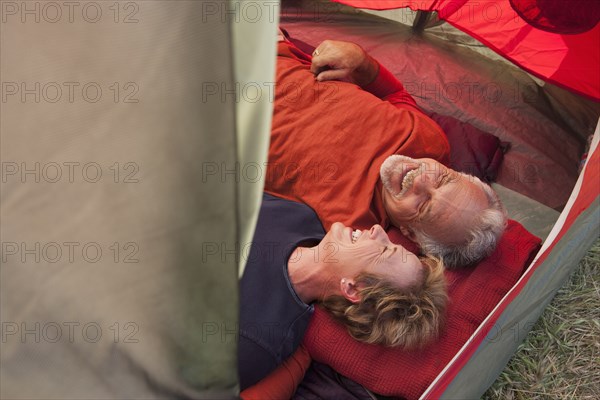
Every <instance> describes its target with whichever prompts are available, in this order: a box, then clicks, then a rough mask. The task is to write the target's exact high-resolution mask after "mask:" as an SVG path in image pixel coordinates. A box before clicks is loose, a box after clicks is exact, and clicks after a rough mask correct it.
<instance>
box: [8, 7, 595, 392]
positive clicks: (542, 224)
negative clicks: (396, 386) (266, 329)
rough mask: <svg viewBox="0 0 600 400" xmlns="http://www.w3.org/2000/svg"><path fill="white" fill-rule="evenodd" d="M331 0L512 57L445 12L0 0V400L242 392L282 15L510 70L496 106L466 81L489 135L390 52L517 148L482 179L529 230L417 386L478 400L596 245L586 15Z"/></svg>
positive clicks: (591, 66)
mask: <svg viewBox="0 0 600 400" xmlns="http://www.w3.org/2000/svg"><path fill="white" fill-rule="evenodd" d="M345 2H346V3H347V4H350V5H353V6H357V7H365V8H382V7H384V8H385V7H392V8H396V7H399V6H402V7H404V6H409V7H411V8H413V9H415V10H416V9H419V10H423V11H427V12H430V11H438V12H439V16H440V18H442V19H445V20H447V21H448V22H449V23H451V24H452V25H454V26H455V27H457V28H458V29H459V30H463V31H465V32H467V33H469V34H471V35H472V36H473V37H474V38H476V39H478V40H479V41H480V42H481V43H484V44H486V45H488V46H489V47H490V48H492V49H494V50H495V51H498V52H499V53H500V54H501V55H502V56H506V57H508V58H509V59H510V60H511V61H512V62H514V63H516V64H517V65H518V67H519V68H520V69H519V68H516V67H514V66H510V65H508V64H506V63H504V62H502V61H499V58H500V57H497V58H496V59H493V57H494V56H493V55H488V56H486V57H483V56H479V55H477V54H475V52H473V51H472V50H471V49H472V48H480V47H481V45H480V43H477V42H474V41H469V39H468V37H467V36H464V35H461V34H460V32H459V31H454V30H453V31H448V30H445V29H446V28H445V25H441V26H438V27H434V28H431V29H429V28H428V29H426V30H425V33H423V34H421V35H420V36H419V35H415V34H413V33H412V31H411V30H410V29H409V28H404V27H403V26H401V25H400V24H399V23H398V22H394V21H392V20H389V19H382V18H380V17H374V16H369V15H367V14H365V13H364V12H356V11H355V10H354V9H351V8H348V7H343V6H340V5H338V4H336V3H325V2H307V3H306V4H302V7H300V8H298V7H295V6H297V5H298V4H297V2H292V4H289V6H292V7H291V8H290V7H288V5H285V4H284V5H285V7H284V8H283V9H281V10H280V8H279V3H278V2H272V1H267V0H264V1H252V0H247V1H239V2H237V1H236V2H234V1H231V2H230V1H225V0H223V1H199V2H160V1H152V2H127V3H119V4H118V5H115V4H116V3H115V4H112V3H105V2H99V3H97V2H86V3H82V4H81V5H78V6H73V5H69V4H66V3H65V4H63V3H55V2H49V3H47V4H44V3H35V4H33V3H31V4H29V3H27V2H21V3H19V2H2V5H1V7H2V10H1V11H2V24H1V26H0V29H1V35H0V41H1V43H0V48H1V58H0V70H1V73H2V102H1V103H0V113H1V115H2V123H1V126H0V128H1V132H0V133H1V138H2V147H1V149H0V151H1V154H2V182H1V185H2V190H1V192H0V196H1V206H0V207H1V220H2V266H1V268H0V284H1V286H2V290H1V291H0V319H1V323H2V343H1V345H2V351H1V352H0V362H1V368H0V381H1V385H0V397H3V398H15V399H16V398H29V399H31V398H142V397H143V398H165V397H168V398H174V397H177V398H211V399H213V398H232V397H235V396H236V395H237V386H236V385H237V377H236V372H235V363H236V360H235V354H236V342H235V332H236V322H237V290H236V288H237V286H236V284H237V277H238V275H239V273H240V271H241V270H243V265H244V257H243V254H245V251H247V249H246V248H245V246H244V245H243V244H248V243H250V242H251V239H250V238H251V236H252V231H253V224H254V223H255V219H256V216H257V210H258V206H259V201H260V193H261V191H262V183H263V182H264V169H262V167H263V166H264V162H265V160H266V153H267V143H268V136H269V130H270V113H271V106H272V104H271V102H270V98H269V96H268V93H269V90H268V89H269V88H270V87H271V84H272V83H273V82H272V81H273V78H272V77H273V71H274V67H275V66H274V54H275V43H274V41H273V40H272V38H274V37H275V32H276V27H277V24H278V22H279V11H281V14H282V16H283V17H282V18H283V19H282V21H283V23H284V24H286V26H287V27H289V30H290V32H291V33H292V34H293V35H297V36H298V37H299V38H300V39H303V40H305V41H307V42H313V43H314V41H316V40H318V39H319V38H321V39H323V38H324V37H323V35H324V34H334V35H337V36H339V37H340V38H346V39H353V40H355V41H357V42H363V43H362V44H363V45H364V46H365V47H368V48H369V50H372V51H373V52H375V53H374V54H375V56H376V57H377V58H380V59H382V62H383V63H384V64H386V63H387V62H391V61H393V57H395V56H397V55H400V56H402V55H403V53H402V52H403V51H406V49H412V50H414V49H415V48H424V47H414V46H419V45H420V44H422V42H427V43H428V45H429V47H427V48H433V49H435V52H428V53H423V57H421V58H422V60H421V61H422V62H423V63H425V64H428V65H434V64H437V65H439V64H440V58H437V59H434V58H429V57H431V56H433V55H435V56H436V57H444V58H443V61H444V62H445V63H448V64H447V65H448V66H449V65H451V64H452V65H456V64H466V65H468V66H469V69H470V70H471V71H473V73H475V74H478V75H477V76H484V75H486V76H493V75H495V74H497V75H498V76H499V77H500V81H501V82H503V83H507V82H512V83H510V84H509V86H507V87H509V88H510V90H511V91H512V92H511V94H510V95H509V94H508V92H507V91H506V90H504V91H502V94H503V95H507V96H509V98H510V99H511V100H512V101H509V100H508V98H506V97H502V96H500V97H497V95H496V94H497V91H496V90H495V89H496V88H497V87H496V86H494V85H491V86H486V89H488V90H489V91H486V92H479V93H480V95H483V96H484V98H487V99H488V100H489V101H488V104H487V106H488V107H489V106H490V105H491V106H493V108H492V109H493V110H496V109H502V110H503V111H502V112H503V113H504V114H506V115H505V118H503V119H502V121H503V123H505V124H506V125H503V127H499V126H498V125H495V122H496V119H495V118H494V115H493V114H494V113H490V112H489V111H486V112H483V109H482V108H478V107H477V104H476V103H477V102H479V103H480V102H481V101H479V100H478V101H477V102H474V101H469V100H468V99H469V97H468V96H467V95H462V96H458V95H457V93H458V92H457V91H456V90H457V89H460V90H462V91H463V92H461V93H469V92H468V91H467V90H466V89H465V88H467V89H468V88H469V87H474V86H473V85H472V83H473V82H474V81H472V80H471V81H469V80H468V79H467V80H465V79H463V80H460V81H457V80H454V81H446V82H445V83H446V84H445V85H442V83H444V81H440V80H439V79H438V80H431V81H430V82H438V83H439V84H440V85H439V86H433V87H432V86H427V84H425V85H423V84H422V83H423V82H425V81H426V80H427V79H428V78H431V79H434V78H435V75H436V74H437V75H438V77H439V76H441V75H440V74H439V70H436V69H430V70H427V69H424V68H421V70H419V71H417V68H419V65H418V64H406V67H405V66H404V64H402V65H400V64H397V63H393V64H392V65H397V66H399V68H400V69H399V70H397V71H395V72H396V73H398V74H400V73H401V72H402V73H403V74H408V75H410V74H413V76H417V74H416V72H419V73H424V74H429V75H425V76H424V77H421V78H419V79H413V80H409V81H408V83H409V84H412V86H411V87H409V91H411V90H412V93H413V95H414V96H415V97H416V98H417V101H418V102H419V103H420V105H424V106H425V107H427V105H435V106H436V109H437V111H438V112H440V113H442V114H447V115H454V116H455V117H457V118H461V119H462V120H464V121H469V122H472V123H473V124H474V125H476V126H477V127H479V128H480V129H483V130H485V131H491V133H494V134H496V135H498V136H500V137H501V139H503V140H508V141H511V142H513V147H512V148H511V151H509V152H508V153H507V154H506V157H505V162H504V166H503V168H504V169H503V170H501V171H500V175H499V182H500V185H501V186H498V187H497V188H498V190H499V191H501V192H503V193H505V195H504V199H505V203H506V204H507V207H508V208H509V210H510V211H511V217H513V218H515V219H517V220H519V221H521V222H522V223H523V225H524V226H525V227H527V228H528V229H529V230H530V231H532V232H534V233H535V234H536V235H538V236H540V237H544V238H545V241H544V244H543V246H542V248H541V250H540V251H539V253H538V254H537V255H536V257H535V259H534V260H533V261H532V262H531V264H530V265H529V267H528V268H527V270H526V272H525V273H524V274H523V276H522V277H521V279H519V280H518V282H517V283H516V284H515V285H514V287H513V288H512V289H511V290H510V291H509V292H508V293H507V294H506V295H505V297H504V298H503V299H502V301H501V302H500V303H499V304H498V305H497V307H496V308H495V309H494V310H493V312H492V313H491V314H490V315H489V316H488V317H487V319H486V320H485V321H484V322H483V323H482V324H481V325H480V326H479V327H478V329H477V331H476V332H475V333H474V334H473V336H472V338H471V340H469V341H467V343H465V345H464V346H463V347H462V349H461V350H460V351H459V352H458V353H457V354H456V355H455V357H454V358H453V359H452V360H451V362H450V363H448V364H447V365H446V366H444V368H443V370H442V372H441V373H440V374H439V376H438V377H437V378H436V379H435V380H434V381H433V382H432V383H431V385H430V386H429V388H428V389H427V390H426V391H425V392H424V393H423V397H424V398H473V397H477V396H478V395H480V394H481V393H482V392H483V391H484V390H485V388H486V387H487V386H489V384H491V382H492V381H493V380H494V379H495V377H496V376H497V374H498V373H499V372H500V370H501V369H502V368H503V366H504V365H505V363H506V362H507V361H508V359H509V358H510V356H511V355H512V354H513V352H514V350H515V349H516V347H517V345H518V343H519V342H520V341H521V340H522V339H523V338H524V336H525V335H526V333H527V331H528V329H529V327H530V326H531V324H532V323H533V322H534V321H535V320H536V319H537V318H538V317H539V315H540V313H541V312H542V310H543V309H544V307H545V306H546V305H547V304H548V302H549V301H550V300H551V299H552V297H553V295H554V294H555V292H556V291H557V290H558V288H559V287H560V286H561V284H562V283H563V282H564V280H565V279H566V277H567V276H568V275H569V273H570V272H571V271H572V269H573V268H574V267H575V266H576V265H577V262H578V260H579V259H580V258H581V257H582V256H583V254H584V253H585V251H586V250H587V249H588V248H589V247H590V245H591V243H592V242H593V241H594V240H595V239H596V238H597V237H598V233H599V229H600V220H599V206H600V204H599V199H598V195H599V191H600V185H599V182H600V154H599V151H598V142H599V140H600V131H599V129H600V128H598V127H597V122H598V108H597V103H594V101H593V100H594V99H595V100H596V101H597V100H598V99H599V98H600V93H599V91H598V87H599V85H598V81H599V76H598V73H597V72H598V65H599V61H598V60H599V57H598V48H600V46H598V40H599V37H598V29H600V27H599V25H598V24H596V25H594V26H595V27H591V28H589V29H588V30H585V31H584V32H574V31H572V29H575V28H576V27H575V28H573V26H571V25H569V24H568V22H569V21H568V20H567V23H566V25H567V27H568V31H564V29H566V28H565V27H564V26H562V25H560V24H559V25H560V26H559V27H558V28H561V26H562V28H561V29H563V31H564V33H553V32H548V31H547V30H543V29H548V21H546V19H548V18H546V19H544V18H541V17H538V14H535V10H534V9H532V8H527V7H526V6H525V5H524V2H518V1H508V0H494V1H486V2H481V3H478V4H479V7H483V8H482V9H481V10H480V11H482V12H485V14H483V15H484V16H485V18H482V19H475V20H473V21H471V20H470V17H469V13H466V11H472V12H474V13H475V15H477V14H478V13H477V12H476V11H477V10H478V9H477V8H475V6H474V4H475V3H469V2H466V1H458V2H457V1H453V2H452V1H447V2H446V1H414V2H413V1H404V0H402V1H398V2H396V1H393V0H389V1H362V2H360V1H355V2H350V1H345ZM538 3H540V4H541V2H538ZM548 3H552V2H548ZM585 3H586V4H587V2H585ZM519 5H521V6H522V7H519ZM513 6H515V8H513ZM509 7H510V8H509ZM307 9H308V10H309V12H305V10H307ZM484 9H485V10H484ZM298 10H301V11H299V12H298ZM461 10H462V14H461ZM510 10H514V11H510ZM590 10H595V9H594V8H593V7H592V8H590ZM494 12H497V13H498V15H500V14H501V15H510V20H511V21H518V22H519V24H520V25H517V26H515V27H513V28H514V30H513V31H511V30H508V29H507V27H508V26H509V25H507V24H506V21H504V20H502V19H499V18H498V17H497V16H496V14H492V13H494ZM531 13H534V14H531ZM398 15H400V16H401V18H404V14H398ZM459 15H463V18H467V23H465V22H464V21H463V20H461V19H460V18H458V17H459ZM589 15H592V16H593V15H596V14H594V13H593V12H590V13H589ZM522 16H523V17H522ZM492 17H493V18H492ZM410 18H411V19H413V18H414V16H412V14H411V17H410ZM427 19H428V18H425V17H424V16H423V14H421V15H420V17H419V18H416V20H417V22H418V23H417V26H418V27H425V26H427V24H428V23H431V20H430V21H429V22H428V21H427ZM527 19H529V20H531V21H532V22H534V23H535V24H536V25H537V27H536V25H530V24H528V25H524V24H523V21H527ZM534 20H535V21H534ZM419 21H420V22H419ZM552 21H554V20H552V19H551V22H552ZM592 22H594V21H593V19H592ZM409 24H412V20H411V21H410V22H409ZM494 24H498V25H494ZM588 24H591V23H590V22H588ZM554 25H556V23H554V24H553V25H552V26H551V27H550V28H552V29H555V28H557V27H556V26H554ZM499 26H500V27H499ZM296 27H297V29H296ZM485 27H487V28H485ZM519 27H520V28H519ZM540 28H543V29H540ZM436 29H437V31H436ZM581 29H582V28H581ZM563 31H561V32H563ZM511 32H514V34H511ZM517 33H518V34H517ZM549 35H553V36H549ZM501 37H504V40H506V39H508V40H509V43H504V42H498V41H497V40H499V38H501ZM547 38H551V39H548V40H546V39H547ZM582 38H583V39H582ZM559 39H560V40H559ZM580 39H581V40H580ZM529 40H532V41H531V42H529ZM556 40H559V41H556ZM50 43H52V44H50ZM391 43H395V44H396V46H395V47H394V48H395V49H398V50H397V52H396V53H393V54H392V53H391V52H387V49H388V48H389V47H386V46H390V45H391ZM542 43H548V44H549V47H548V48H543V47H540V46H541V44H542ZM384 44H385V45H384ZM559 44H560V45H559ZM378 48H379V52H378ZM508 48H510V51H508V50H507V49H508ZM23 49H27V51H24V50H23ZM402 49H405V50H402ZM532 49H533V50H535V51H537V52H538V53H539V54H543V55H544V59H543V62H539V63H537V64H536V63H535V62H536V60H537V61H541V60H540V58H539V57H536V56H535V53H533V55H532V53H531V51H533V50H532ZM582 54H583V55H582ZM546 56H547V57H546ZM490 59H492V61H490ZM452 60H454V62H452ZM425 64H421V66H423V65H425ZM386 65H388V66H389V65H390V64H386ZM454 70H455V71H456V70H457V69H454ZM524 71H526V72H528V73H530V74H531V75H532V76H533V77H532V76H529V75H527V74H526V73H525V72H524ZM454 76H456V77H458V75H454ZM542 80H547V81H548V82H551V83H553V84H556V85H557V86H554V85H550V84H547V85H544V83H543V81H542ZM457 82H460V83H461V84H462V85H463V86H460V87H457V86H456V83H457ZM448 83H451V84H450V85H448ZM465 84H466V86H465ZM507 84H508V83H507ZM511 85H512V86H511ZM408 86H409V85H407V87H408ZM502 88H505V87H504V86H502ZM261 94H262V95H261ZM432 99H433V102H429V101H431V100H432ZM589 99H592V100H589ZM492 100H494V101H492ZM509 103H515V107H514V108H510V107H509V108H507V107H506V104H509ZM501 107H504V108H501ZM517 122H518V123H519V124H522V125H523V126H522V127H521V128H518V127H517V126H516V125H515V124H516V123H517ZM594 128H595V131H594ZM592 133H594V136H593V139H592V140H591V147H590V150H589V152H588V156H587V158H585V162H583V164H582V169H581V172H578V166H579V163H580V161H581V154H582V153H583V152H584V147H585V142H586V139H587V137H588V135H590V134H592ZM553 135H557V136H556V138H555V139H553ZM536 138H537V140H536ZM544 142H547V144H544ZM530 161H531V162H530ZM565 188H567V189H565ZM557 210H561V211H560V213H559V211H557Z"/></svg>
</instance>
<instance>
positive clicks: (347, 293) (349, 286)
mask: <svg viewBox="0 0 600 400" xmlns="http://www.w3.org/2000/svg"><path fill="white" fill-rule="evenodd" d="M340 289H341V290H342V296H344V297H345V298H346V299H348V300H349V301H350V302H352V303H358V302H359V301H360V295H359V293H358V288H357V286H356V282H355V281H354V280H353V279H347V278H342V280H341V281H340Z"/></svg>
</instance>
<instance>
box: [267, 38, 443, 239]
mask: <svg viewBox="0 0 600 400" xmlns="http://www.w3.org/2000/svg"><path fill="white" fill-rule="evenodd" d="M276 79H277V84H276V88H275V108H274V115H273V127H272V132H271V144H270V148H269V160H268V165H267V175H266V182H265V191H267V192H269V193H271V194H274V195H276V196H280V197H283V198H286V199H290V200H295V201H300V202H303V203H306V204H308V205H309V206H310V207H312V208H313V209H314V210H315V211H316V213H317V214H318V216H319V219H320V220H321V222H322V223H323V226H324V227H325V229H326V230H329V228H330V226H331V224H333V223H334V222H336V221H340V222H343V223H345V224H346V225H350V226H352V227H354V228H358V229H365V228H369V227H371V226H372V225H373V224H375V223H378V224H380V225H382V226H383V227H387V225H388V219H387V216H386V214H385V210H384V208H383V203H382V199H381V188H382V186H381V181H380V179H379V168H380V166H381V164H382V163H383V161H384V160H385V159H386V158H387V157H388V156H389V155H391V154H403V155H407V156H410V157H415V158H421V157H430V158H434V159H436V160H438V161H440V162H442V163H445V164H447V163H448V161H449V149H450V148H449V145H448V141H447V140H446V137H445V135H444V133H443V132H442V130H441V128H440V127H439V126H438V125H437V124H436V123H435V122H433V121H432V120H431V119H430V118H429V117H427V116H426V115H425V114H423V113H422V112H421V111H420V110H419V109H418V107H417V106H416V104H415V103H414V100H413V99H412V98H411V97H410V95H408V93H407V92H406V91H405V90H404V88H403V87H402V85H401V84H400V83H399V82H398V81H397V80H396V79H395V78H394V77H393V75H392V74H391V73H390V72H389V71H387V70H385V69H384V68H383V67H380V72H379V75H378V76H377V78H376V80H375V82H373V83H372V84H370V85H369V86H368V87H366V88H365V90H363V89H361V88H360V87H358V86H356V85H354V84H351V83H347V82H339V81H328V82H318V81H316V80H315V78H314V75H313V74H312V73H311V72H310V56H308V55H306V54H304V53H302V52H301V51H300V50H299V49H297V48H296V47H295V46H294V45H292V44H291V43H289V42H280V43H279V49H278V57H277V78H276ZM378 96H379V97H378Z"/></svg>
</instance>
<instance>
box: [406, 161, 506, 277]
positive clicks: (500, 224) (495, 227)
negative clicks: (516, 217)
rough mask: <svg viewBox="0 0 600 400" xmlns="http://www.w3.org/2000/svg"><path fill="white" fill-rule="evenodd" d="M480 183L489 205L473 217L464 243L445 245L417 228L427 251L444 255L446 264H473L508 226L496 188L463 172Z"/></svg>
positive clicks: (421, 242) (493, 247) (449, 265)
mask: <svg viewBox="0 0 600 400" xmlns="http://www.w3.org/2000/svg"><path fill="white" fill-rule="evenodd" d="M461 175H463V176H464V177H466V178H468V179H470V180H472V181H473V182H474V183H476V184H478V185H479V186H480V187H481V188H482V190H483V192H484V193H485V195H486V197H487V200H488V208H486V209H484V210H483V211H481V212H480V213H479V215H477V216H476V217H475V218H474V221H473V226H472V227H471V229H470V230H469V231H468V232H467V235H466V236H467V238H466V240H465V241H464V242H463V243H460V244H456V245H445V244H443V243H439V242H438V241H437V240H435V239H434V238H432V237H431V236H430V235H428V234H427V233H425V232H423V231H422V230H421V229H415V230H414V235H415V241H416V242H417V243H418V244H419V246H421V249H422V251H423V252H424V253H425V254H429V255H433V256H436V257H439V258H441V259H442V260H443V261H444V264H445V265H446V267H447V268H449V269H452V268H460V267H465V266H468V265H472V264H474V263H476V262H477V261H479V260H481V259H483V258H485V257H487V256H489V255H490V254H492V252H493V251H494V249H495V248H496V246H497V245H498V242H499V241H500V237H501V236H502V233H503V232H504V229H505V228H506V221H507V214H506V210H505V209H504V206H503V205H502V203H501V202H500V198H499V197H498V195H497V194H496V192H495V191H494V190H493V189H492V188H491V187H490V186H489V185H488V184H486V183H483V182H482V181H481V180H479V178H477V177H475V176H471V175H467V174H463V173H461Z"/></svg>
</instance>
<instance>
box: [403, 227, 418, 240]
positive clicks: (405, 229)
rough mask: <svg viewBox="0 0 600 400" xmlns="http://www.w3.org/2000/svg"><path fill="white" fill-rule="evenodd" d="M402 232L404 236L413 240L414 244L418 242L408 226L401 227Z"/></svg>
mask: <svg viewBox="0 0 600 400" xmlns="http://www.w3.org/2000/svg"><path fill="white" fill-rule="evenodd" d="M400 232H402V234H403V235H404V236H406V237H407V238H408V239H410V240H412V241H413V242H414V241H415V240H416V237H415V233H414V232H413V230H412V229H410V228H409V227H407V226H401V227H400Z"/></svg>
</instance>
